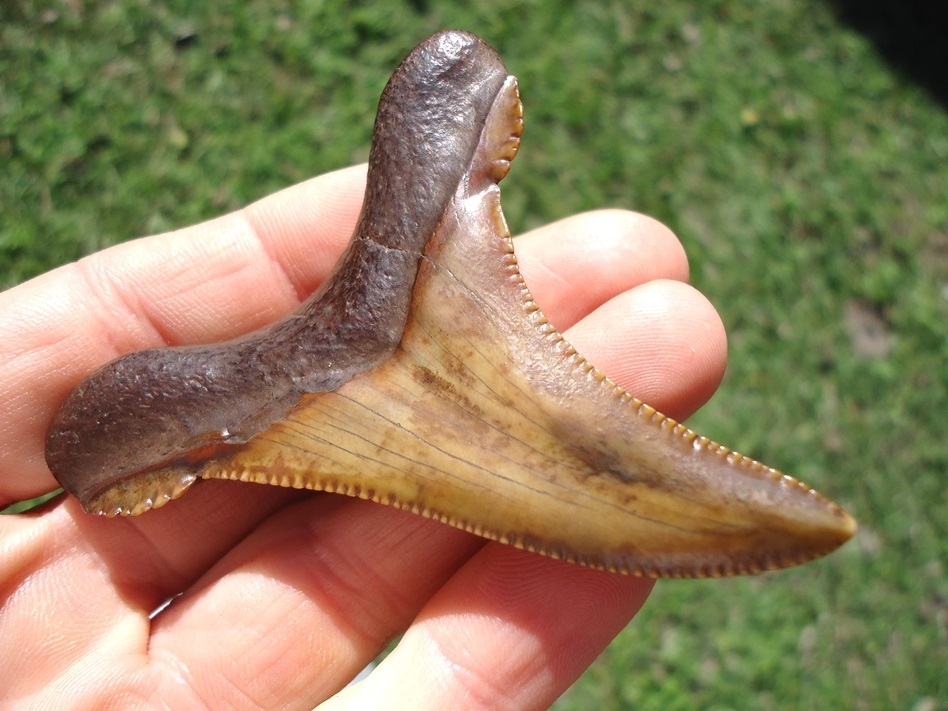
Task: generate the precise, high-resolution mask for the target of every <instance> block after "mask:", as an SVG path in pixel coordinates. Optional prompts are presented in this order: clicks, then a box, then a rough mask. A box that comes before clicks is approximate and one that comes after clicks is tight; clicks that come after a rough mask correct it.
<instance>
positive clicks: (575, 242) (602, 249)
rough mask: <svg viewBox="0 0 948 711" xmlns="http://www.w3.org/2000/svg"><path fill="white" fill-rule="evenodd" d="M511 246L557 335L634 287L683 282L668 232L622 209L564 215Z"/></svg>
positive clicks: (680, 260) (684, 271)
mask: <svg viewBox="0 0 948 711" xmlns="http://www.w3.org/2000/svg"><path fill="white" fill-rule="evenodd" d="M514 248H515V250H516V254H517V260H518V262H519V264H520V271H521V273H522V274H523V277H524V280H525V281H526V283H527V286H528V287H529V289H530V293H531V295H532V296H533V298H534V300H535V301H536V302H537V304H538V305H539V306H540V310H541V311H543V313H545V314H546V315H547V317H548V318H550V319H551V321H552V322H553V324H554V325H555V326H556V328H557V329H558V330H559V331H561V332H562V331H565V330H566V329H568V328H569V327H570V326H572V325H573V324H575V323H576V322H577V321H579V320H580V319H581V318H583V317H584V316H585V315H586V314H588V313H590V312H591V311H593V310H594V309H596V308H597V307H599V306H601V305H602V304H604V303H606V302H607V301H608V300H609V299H611V298H613V297H615V296H618V295H619V294H621V293H622V292H624V291H627V290H628V289H631V288H632V287H634V286H638V285H639V284H645V283H646V282H649V281H652V280H654V279H673V280H677V281H687V280H688V259H687V257H686V256H685V251H684V249H683V248H682V246H681V243H680V242H679V241H678V238H677V237H675V235H674V234H673V233H672V232H671V230H669V229H668V228H667V227H665V225H663V224H661V223H660V222H658V221H656V220H654V219H652V218H651V217H647V216H645V215H640V214H638V213H635V212H628V211H626V210H598V211H595V212H588V213H584V214H582V215H574V216H571V217H567V218H565V219H563V220H560V221H558V222H554V223H553V224H551V225H547V226H546V227H542V228H540V229H537V230H534V231H532V232H529V233H527V234H524V235H521V236H520V237H517V238H516V239H515V240H514Z"/></svg>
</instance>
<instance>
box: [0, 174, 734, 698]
mask: <svg viewBox="0 0 948 711" xmlns="http://www.w3.org/2000/svg"><path fill="white" fill-rule="evenodd" d="M363 182H364V169H363V168H354V169H349V170H346V171H340V172H338V173H333V174H330V175H327V176H323V177H321V178H316V179H314V180H311V181H308V182H306V183H303V184H301V185H298V186H296V187H294V188H290V189H288V190H286V191H283V192H281V193H279V194H277V195H274V196H271V197H269V198H267V199H265V200H262V201H261V202H259V203H256V204H255V205H252V206H250V207H248V208H246V209H245V210H243V211H241V212H238V213H234V214H232V215H228V216H225V217H222V218H219V219H217V220H214V221H212V222H209V223H205V224H203V225H198V226H196V227H192V228H189V229H186V230H180V231H178V232H175V233H171V234H168V235H162V236H158V237H150V238H147V239H145V240H140V241H137V242H131V243H127V244H124V245H121V246H118V247H115V248H112V249H109V250H105V251H103V252H100V253H98V254H95V255H92V256H91V257H89V258H87V259H85V260H82V261H81V262H79V263H77V264H73V265H68V266H65V267H62V268H60V269H58V270H55V271H53V272H50V273H49V274H46V275H44V276H42V277H38V278H37V279H35V280H33V281H31V282H28V283H26V284H23V285H21V286H19V287H16V288H14V289H11V290H9V291H7V292H5V293H3V294H0V312H2V313H3V314H4V319H3V320H2V321H0V354H2V355H0V363H2V364H3V366H4V367H3V368H0V380H2V388H0V391H2V392H4V393H5V394H6V397H5V398H4V400H3V408H2V410H0V503H3V504H6V503H9V502H12V501H15V500H19V499H23V498H27V497H30V496H34V495H36V494H39V493H41V492H43V491H48V490H50V489H52V488H53V487H54V486H55V483H54V481H53V479H52V477H51V475H50V474H49V472H48V470H47V469H46V467H45V464H44V462H43V442H44V436H45V431H46V428H47V427H48V423H49V421H50V419H51V418H52V415H53V412H54V410H55V408H56V406H57V405H58V404H59V402H60V401H61V400H62V398H63V397H64V396H65V394H66V393H67V392H68V391H69V390H70V389H71V388H72V387H74V386H75V385H76V383H78V381H79V380H80V379H81V378H82V377H83V376H84V375H86V374H87V373H88V372H89V371H90V370H92V369H93V368H95V367H96V366H98V365H101V364H102V363H104V362H106V361H108V360H110V359H112V358H114V357H115V356H117V355H120V354H121V353H126V352H129V351H132V350H137V349H141V348H146V347H152V346H157V345H163V344H166V343H167V344H186V343H199V342H208V341H214V340H221V339H224V338H229V337H233V336H236V335H239V334H241V333H245V332H247V331H250V330H253V329H254V328H257V327H259V326H261V325H262V324H264V323H267V322H269V321H272V320H273V319H274V318H277V317H279V316H280V315H282V314H283V313H286V312H288V311H290V310H291V309H292V308H294V307H295V306H296V305H297V304H298V303H299V302H300V301H301V300H302V299H303V298H305V297H306V296H307V295H308V294H309V293H310V292H312V291H313V290H314V289H315V288H316V287H317V286H318V285H319V284H320V283H321V282H322V280H323V279H324V278H325V276H326V273H327V271H328V269H329V268H330V267H331V265H332V264H333V262H334V261H335V259H336V257H337V256H338V254H339V252H340V251H341V250H342V248H343V246H344V244H345V242H346V240H347V239H348V236H349V234H350V233H351V231H352V228H353V226H354V223H355V220H356V217H357V214H358V210H359V206H360V202H361V195H362V190H363ZM516 247H517V255H518V259H519V260H520V264H521V269H522V272H523V274H524V276H525V279H526V281H527V284H528V286H529V287H530V289H531V292H532V293H533V295H534V297H535V298H536V300H537V302H538V304H539V305H540V307H541V308H542V309H543V311H544V312H545V313H546V314H547V316H548V317H549V318H550V319H551V320H552V322H553V323H554V324H555V325H556V326H557V327H558V328H559V329H560V330H561V331H564V335H565V336H566V337H567V338H568V339H569V341H570V342H571V343H573V344H574V345H575V346H576V347H577V348H578V349H580V350H581V351H582V352H583V353H584V354H586V355H587V357H588V358H589V359H590V360H591V361H592V362H594V363H596V364H597V365H598V366H599V367H600V368H601V369H602V370H603V371H604V372H605V373H606V374H608V375H609V376H610V377H611V378H613V379H614V380H615V381H616V382H617V383H619V384H620V385H621V386H623V387H624V388H626V389H628V390H629V391H630V392H632V393H633V394H635V395H636V396H637V397H640V398H641V399H643V400H646V401H648V402H650V403H652V404H654V405H655V406H656V407H658V408H659V409H661V410H662V411H664V412H666V413H668V414H669V415H671V416H673V417H676V418H684V417H686V416H687V415H689V414H690V413H691V412H692V411H693V410H694V409H696V408H697V407H698V406H700V404H702V403H703V402H704V401H705V400H706V399H707V398H708V397H709V396H710V395H711V393H712V392H713V390H714V389H715V388H716V386H717V385H718V383H719V381H720V378H721V376H722V374H723V369H724V363H725V349H726V345H725V336H724V330H723V327H722V325H721V322H720V319H719V318H718V317H717V315H716V314H715V312H714V310H713V308H712V307H711V306H710V304H709V303H708V302H707V301H706V300H705V299H704V298H703V297H702V296H701V295H700V294H699V293H697V292H696V291H694V290H693V289H691V288H690V287H688V286H687V285H686V284H685V283H684V281H685V280H686V279H687V272H688V269H687V262H686V259H685V256H684V252H683V251H682V249H681V246H680V245H679V243H678V242H677V240H676V239H675V237H674V236H673V235H672V234H671V233H670V232H669V231H668V230H667V229H666V228H664V227H663V226H661V225H659V224H658V223H656V222H654V221H652V220H650V219H649V218H646V217H643V216H639V215H634V214H631V213H626V212H618V211H609V212H599V213H592V214H587V215H580V216H576V217H572V218H568V219H567V220H564V221H562V222H559V223H555V224H553V225H550V226H547V227H545V228H543V229H541V230H538V231H536V232H534V233H531V234H529V235H524V236H522V237H519V238H517V240H516ZM590 284H595V285H596V288H595V289H589V288H587V287H588V285H590ZM39 382H42V383H43V387H36V383H39ZM248 486H249V485H248ZM251 491H252V495H248V494H247V492H248V488H247V487H243V486H239V485H233V484H232V483H229V482H215V481H211V482H206V483H203V484H201V485H200V486H198V487H196V488H195V490H194V491H193V492H192V493H190V494H189V495H188V496H187V497H185V498H183V499H182V500H180V501H179V502H176V504H175V505H174V506H168V507H166V508H163V509H160V510H158V511H155V512H152V513H150V514H149V515H147V516H143V517H135V518H123V519H113V520H105V519H102V518H99V517H92V516H88V515H86V514H84V513H83V512H82V511H81V508H80V506H79V505H78V502H77V501H75V500H73V499H69V498H66V497H61V498H60V499H57V500H56V501H54V502H51V503H50V504H48V505H46V506H45V507H43V508H42V509H41V510H39V511H37V512H34V513H30V514H26V515H19V516H9V517H3V518H2V519H0V527H2V528H0V580H2V587H0V589H2V591H3V592H2V596H3V597H2V598H0V599H2V600H3V602H2V607H0V658H3V659H4V660H5V663H4V664H3V665H2V666H0V689H4V692H3V694H4V696H3V698H4V700H6V701H8V702H10V703H11V705H12V704H18V705H21V706H23V707H27V706H30V707H43V706H46V707H50V706H57V705H58V706H62V705H63V704H64V703H66V702H67V700H68V703H69V705H70V706H72V707H75V708H86V707H88V708H93V707H94V708H111V707H115V708H152V707H157V706H166V707H171V708H176V707H177V708H201V707H207V708H218V707H220V708H225V707H233V708H312V707H314V706H316V705H317V704H320V703H321V702H324V701H325V702H326V703H325V706H324V708H349V707H351V708H366V707H369V708H371V707H376V708H386V709H389V708H391V709H394V708H402V707H404V708H411V709H419V708H465V709H468V708H469V709H477V708H487V707H490V708H517V709H533V708H546V707H547V706H548V705H549V704H550V703H551V702H552V701H553V699H555V698H556V697H557V696H558V695H559V694H561V693H562V692H563V691H564V690H565V689H566V688H567V687H568V685H569V684H570V683H572V681H573V680H575V679H576V678H577V677H578V676H579V675H580V674H581V673H582V671H583V670H584V669H585V668H586V667H587V666H588V665H589V664H590V663H591V662H592V660H593V659H595V657H596V656H597V655H598V654H599V653H600V652H601V651H602V649H603V648H604V647H605V646H606V645H607V644H608V642H609V641H610V640H611V639H612V637H613V636H614V635H615V634H616V633H617V632H618V631H619V630H620V629H622V628H623V627H624V626H625V625H626V624H627V623H628V621H629V619H630V618H631V617H632V616H633V615H634V614H635V612H636V611H637V610H638V609H639V607H640V606H641V604H642V603H643V602H644V600H645V597H646V596H647V594H648V592H649V590H650V589H651V586H652V582H651V581H649V580H646V579H642V578H635V577H627V576H618V575H612V574H609V573H603V572H600V571H595V570H590V569H587V568H583V567H580V566H574V565H570V564H567V563H563V562H560V561H556V560H552V559H549V558H545V557H541V556H536V555H532V554H529V553H525V552H523V551H519V550H516V549H514V548H511V547H509V546H503V545H499V544H495V543H485V542H484V541H483V540H482V539H479V538H477V537H474V536H471V535H470V534H466V533H464V532H462V531H458V530H456V529H453V528H450V527H448V526H444V525H442V524H438V523H436V522H433V521H430V520H426V519H424V518H421V517H418V516H414V515H411V514H409V513H406V512H403V511H399V510H397V509H393V508H390V507H385V506H379V505H375V504H372V503H369V502H365V501H360V500H357V499H349V498H346V497H339V496H329V495H311V494H307V493H301V492H296V491H291V490H285V489H281V488H278V487H253V488H252V489H251ZM551 591H555V593H556V594H551ZM177 593H181V596H180V597H179V598H177V599H176V601H175V602H174V604H173V605H172V606H171V607H170V608H169V609H168V610H166V611H165V612H164V613H162V614H161V615H159V616H158V617H157V618H155V620H153V621H152V622H150V623H149V621H148V613H149V612H150V611H151V610H152V609H154V608H155V607H156V606H157V605H158V604H159V603H160V602H161V601H162V600H164V599H165V598H167V597H168V596H169V595H172V594H177ZM403 630H407V631H406V632H405V635H404V637H403V638H402V640H401V642H400V643H399V645H398V647H397V648H396V650H395V651H394V652H393V653H392V654H391V655H390V656H389V657H388V658H387V659H386V661H385V662H384V663H383V664H382V665H381V666H380V667H379V669H378V670H377V671H376V672H375V673H374V674H373V675H372V676H371V677H369V679H368V680H367V681H365V682H363V683H361V684H360V685H358V686H356V687H353V688H351V689H348V690H346V691H343V692H342V693H341V694H340V695H339V696H338V697H335V698H330V697H331V696H332V695H333V694H334V693H336V692H337V691H338V690H339V689H341V688H342V687H343V685H344V684H345V683H346V682H347V681H348V680H349V679H350V678H351V677H352V676H353V675H354V674H356V673H357V672H358V671H359V670H360V669H361V668H362V667H363V666H364V665H365V664H366V663H367V662H368V661H370V660H371V659H372V658H373V657H374V655H375V654H376V653H377V651H378V650H379V649H380V648H381V647H383V646H384V645H385V643H386V642H387V641H388V640H389V639H390V638H391V637H392V636H393V635H396V634H398V633H399V632H401V631H403ZM499 649H502V650H503V654H498V650H499Z"/></svg>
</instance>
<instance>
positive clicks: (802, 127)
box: [0, 0, 948, 711]
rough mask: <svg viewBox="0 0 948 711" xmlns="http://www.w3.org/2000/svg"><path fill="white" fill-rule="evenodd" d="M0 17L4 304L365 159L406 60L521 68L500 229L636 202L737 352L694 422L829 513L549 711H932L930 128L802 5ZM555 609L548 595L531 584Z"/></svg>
mask: <svg viewBox="0 0 948 711" xmlns="http://www.w3.org/2000/svg"><path fill="white" fill-rule="evenodd" d="M629 5H631V4H630V3H625V2H620V1H618V0H616V1H613V2H609V1H608V0H605V1H603V2H589V1H585V0H581V1H578V2H567V1H565V0H558V1H554V2H549V1H546V2H540V1H539V0H520V1H514V0H508V1H502V0H495V1H487V0H485V1H484V2H481V3H478V4H476V6H474V7H470V8H460V7H455V6H454V5H453V4H452V3H449V2H447V1H446V0H415V1H414V2H405V3H398V2H391V1H390V0H386V2H380V1H379V2H340V1H338V0H337V1H321V0H310V1H300V2H288V1H284V2H280V1H275V2H252V1H251V2H234V1H225V2H219V3H214V4H210V3H209V4H207V5H206V6H205V5H200V6H197V5H194V4H190V3H185V2H181V1H169V2H163V3H159V2H148V1H147V0H126V1H112V2H108V1H103V2H98V3H87V4H83V3H81V2H80V1H79V0H70V1H63V2H55V1H53V2H48V3H32V2H22V1H21V2H6V3H4V4H3V5H0V168H2V169H0V286H4V287H6V286H10V285H13V284H15V283H17V282H19V281H22V280H24V279H27V278H29V277H31V276H33V275H35V274H38V273H40V272H42V271H45V270H47V269H49V268H51V267H53V266H54V265H56V264H59V263H62V262H66V261H70V260H73V259H76V258H78V257H79V256H81V255H83V254H86V253H88V252H90V251H92V250H95V249H100V248H102V247H105V246H107V245H109V244H112V243H114V242H117V241H120V240H122V239H126V238H130V237H134V236H138V235H142V234H147V233H154V232H158V231H162V230H167V229H171V228H173V227H177V226H183V225H187V224H191V223H194V222H196V221H199V220H202V219H205V218H209V217H212V216H214V215H218V214H220V213H222V212H225V211H229V210H232V209H234V208H237V207H239V206H241V205H244V204H246V203H247V202H249V201H252V200H254V199H256V198H258V197H261V196H263V195H266V194H267V193H270V192H273V191H275V190H278V189H279V188H281V187H283V186H286V185H288V184H290V183H293V182H296V181H299V180H302V179H303V178H306V177H308V176H310V175H313V174H317V173H320V172H324V171H326V170H330V169H333V168H337V167H341V166H343V165H347V164H349V163H352V162H356V161H361V160H364V158H365V157H366V155H367V152H368V141H369V136H370V130H371V124H372V119H373V116H374V108H375V104H376V101H377V98H378V94H379V92H380V91H381V88H382V86H383V85H384V82H385V80H386V79H387V77H388V75H389V73H390V72H391V70H392V69H393V67H394V66H395V64H396V63H397V62H398V61H399V59H400V58H401V57H402V56H403V55H404V54H405V53H406V52H407V51H408V50H409V49H410V48H411V47H412V46H413V45H414V44H415V43H416V42H418V41H419V40H421V39H422V38H424V37H425V36H426V35H428V34H430V33H431V32H434V31H436V30H438V29H441V28H444V27H450V26H457V27H464V28H466V29H470V30H472V31H474V32H477V33H479V34H481V35H482V36H484V37H485V38H486V39H487V40H488V41H490V42H491V43H492V44H494V46H496V47H497V48H498V50H499V51H500V52H501V54H502V56H503V57H504V59H505V61H506V63H507V65H508V67H509V68H510V69H511V71H513V72H514V73H515V74H517V75H518V76H519V78H520V82H521V89H522V93H523V96H524V101H525V105H526V120H527V133H526V135H525V137H524V142H523V150H522V153H521V156H520V157H518V159H517V161H516V163H515V164H514V168H513V171H512V174H511V176H510V178H509V179H508V180H507V181H506V182H505V184H504V188H505V190H504V204H505V211H506V214H507V217H508V220H509V222H510V224H511V227H512V229H513V230H514V231H515V232H516V231H520V230H523V229H527V228H529V227H532V226H535V225H539V224H542V223H545V222H548V221H550V220H553V219H555V218H557V217H561V216H564V215H566V214H570V213H573V212H577V211H580V210H585V209H590V208H596V207H602V206H607V205H610V206H621V207H627V208H631V209H636V210H640V211H643V212H647V213H650V214H652V215H654V216H656V217H658V218H659V219H662V220H663V221H665V222H666V223H667V224H669V225H670V226H671V227H672V228H673V229H674V230H675V231H676V232H677V233H678V234H679V236H680V237H681V238H682V241H683V242H684V244H685V246H686V248H687V250H688V252H689V255H690V258H691V263H692V272H693V281H694V282H695V284H696V285H697V286H698V287H699V288H700V289H702V291H704V292H705V293H706V294H707V295H708V296H709V298H710V299H711V300H712V301H713V302H714V303H715V304H716V306H717V307H718V309H719V310H720V312H721V314H722V316H723V318H724V321H725V324H726V325H727V327H728V331H729V334H730V362H729V370H728V376H727V379H726V381H725V383H724V386H723V387H722V389H721V391H720V392H719V393H718V395H716V396H715V399H714V400H713V401H712V402H711V404H710V405H708V406H707V407H706V408H705V409H704V410H702V412H701V413H699V414H698V415H697V416H696V417H695V418H693V420H692V421H691V422H692V424H694V426H695V427H696V428H697V429H698V430H699V431H701V432H702V433H704V434H707V435H709V436H711V437H713V438H714V439H717V440H718V441H722V442H725V443H727V444H729V445H733V446H735V447H736V448H737V449H739V450H741V451H744V452H746V453H748V454H750V455H753V456H756V457H760V458H762V459H764V460H765V461H767V462H768V463H771V464H774V465H776V466H779V467H781V468H782V469H785V470H787V471H789V472H792V473H793V474H795V475H798V476H800V477H801V478H803V479H805V480H806V481H808V482H810V483H812V484H814V485H817V486H818V487H819V488H820V489H822V490H824V491H825V492H826V493H827V494H829V495H831V496H833V497H834V498H837V499H838V500H840V501H841V502H842V503H843V504H844V505H846V506H847V507H848V508H849V509H850V510H851V511H852V512H853V513H854V514H855V515H856V516H857V518H858V519H859V521H860V524H861V529H860V532H859V534H858V536H857V538H856V540H855V541H854V542H852V543H850V544H849V545H847V546H846V547H845V548H844V549H842V550H841V551H840V552H839V553H837V554H834V555H833V556H831V557H829V558H828V559H825V560H822V561H820V562H818V563H815V564H812V565H808V566H804V567H802V568H800V569H795V570H791V571H785V572H781V573H777V574H771V575H765V576H761V577H758V578H753V579H740V580H729V581H704V582H701V581H697V582H667V583H660V584H659V585H658V587H657V589H656V592H655V594H654V596H653V598H652V600H651V601H650V603H649V605H647V606H646V609H645V610H644V611H643V613H642V614H641V616H640V617H639V618H638V619H637V620H636V621H635V622H634V623H633V624H631V625H630V626H629V627H628V628H627V629H626V630H625V631H624V632H623V633H622V634H621V635H620V636H619V637H618V638H617V640H616V641H615V643H614V644H613V645H612V646H611V647H610V648H609V650H607V652H606V653H605V654H604V655H603V657H602V658H601V659H600V661H599V662H598V663H597V664H596V665H595V666H594V667H593V668H592V669H591V670H590V671H589V672H588V673H587V674H586V675H585V676H584V677H583V679H581V680H580V682H579V683H577V685H576V686H575V687H574V688H573V689H572V690H571V691H570V692H568V693H567V694H566V695H565V696H564V698H563V699H561V700H560V701H559V702H558V705H557V707H558V708H560V709H585V708H603V709H620V708H637V709H692V708H704V709H737V708H741V709H811V708H846V709H895V708H898V709H915V710H917V711H934V710H935V709H948V675H946V674H945V670H946V669H948V631H946V629H948V576H946V571H945V563H946V561H948V542H946V541H948V536H946V528H948V496H946V494H945V484H944V482H945V478H946V475H948V447H946V444H945V432H946V431H948V407H946V402H948V397H946V396H948V367H946V360H948V200H946V197H945V196H946V194H948V118H946V113H945V110H944V107H942V106H939V105H938V103H937V102H936V101H934V100H933V99H932V98H931V97H930V96H929V95H928V94H927V93H926V91H925V89H924V88H923V87H919V86H916V85H913V84H912V83H911V81H909V80H907V79H906V78H904V77H903V76H901V75H900V74H898V73H897V71H896V70H894V69H892V68H891V67H890V66H889V65H887V64H886V63H885V62H884V61H883V60H882V59H881V58H880V57H879V56H878V55H877V53H876V51H875V49H874V48H873V45H872V44H871V42H870V41H869V40H868V39H867V38H865V37H863V36H862V35H860V34H858V33H856V32H854V31H852V30H851V29H849V28H848V27H847V26H846V25H844V24H842V23H840V22H839V21H838V20H837V19H836V17H835V16H834V14H833V11H832V9H831V8H830V7H829V6H827V5H825V4H823V3H821V2H816V1H814V0H809V1H806V0H799V1H790V0H775V1H774V2H768V3H763V2H753V1H751V0H743V1H740V0H734V1H719V2H711V3H705V4H702V5H700V6H699V5H698V4H695V3H689V2H683V1H681V0H674V1H669V2H666V3H663V4H662V6H661V8H659V7H658V6H657V5H656V6H655V7H650V8H648V7H645V6H644V4H639V5H640V6H638V7H629ZM551 594H556V591H551Z"/></svg>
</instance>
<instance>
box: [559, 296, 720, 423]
mask: <svg viewBox="0 0 948 711" xmlns="http://www.w3.org/2000/svg"><path fill="white" fill-rule="evenodd" d="M564 337H565V338H566V339H567V340H568V341H569V342H570V343H571V344H573V346H574V347H575V348H576V349H577V350H578V351H579V352H580V353H582V355H583V356H584V357H585V358H586V359H587V360H588V361H589V362H590V363H592V364H594V365H595V366H596V367H598V368H599V369H600V370H602V371H603V372H605V373H607V374H608V375H609V377H610V378H611V379H612V380H613V381H615V382H616V383H618V384H619V385H620V386H621V387H623V388H625V389H626V390H628V391H629V392H630V393H631V394H632V395H634V396H635V397H637V398H639V399H640V400H642V401H643V402H646V403H648V404H649V405H651V406H652V407H654V408H656V409H658V410H659V411H660V412H663V413H665V414H667V415H669V416H670V417H673V418H676V419H679V420H681V419H684V418H685V417H687V416H688V415H690V414H692V413H693V412H694V411H695V410H697V409H698V408H699V407H701V405H703V404H704V403H705V402H707V400H708V399H709V398H710V397H711V395H712V394H714V391H715V390H716V389H717V387H718V385H720V383H721V379H722V378H723V377H724V369H725V366H726V364H727V335H726V332H725V330H724V324H723V323H722V322H721V317H720V316H719V315H718V313H717V311H715V309H714V307H713V306H712V305H711V303H710V302H709V301H708V300H707V299H706V298H705V297H704V296H703V295H702V294H701V293H700V292H698V291H697V290H695V289H694V288H692V287H690V286H688V285H687V284H682V283H681V282H677V281H666V280H656V281H650V282H648V283H644V284H642V285H640V286H637V287H635V288H634V289H630V290H628V291H625V292H623V293H621V294H619V295H618V296H616V297H615V298H613V299H610V300H609V301H608V302H606V303H605V304H603V305H602V306H600V307H599V308H597V309H596V310H595V311H593V312H592V313H591V314H589V315H588V316H586V317H585V318H583V319H582V320H581V321H579V322H578V323H577V324H576V325H574V326H573V327H572V328H570V329H568V330H567V331H566V333H565V334H564ZM577 344H582V345H581V346H580V345H577Z"/></svg>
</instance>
